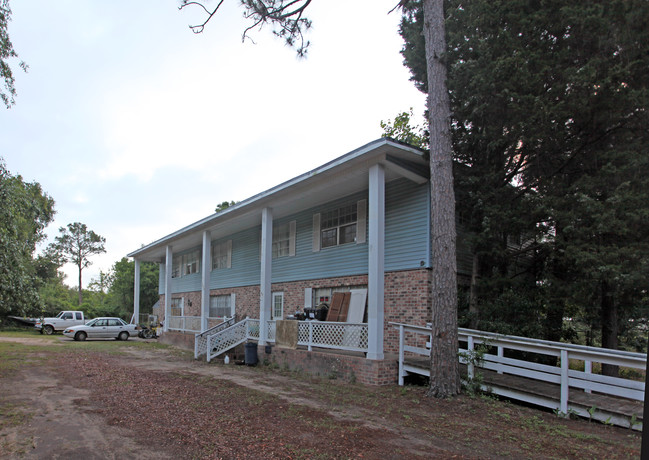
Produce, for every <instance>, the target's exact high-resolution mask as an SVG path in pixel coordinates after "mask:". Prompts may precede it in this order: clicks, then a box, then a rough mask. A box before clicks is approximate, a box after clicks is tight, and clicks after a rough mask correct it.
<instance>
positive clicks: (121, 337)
mask: <svg viewBox="0 0 649 460" xmlns="http://www.w3.org/2000/svg"><path fill="white" fill-rule="evenodd" d="M117 340H128V332H126V331H122V332H120V333H119V335H118V336H117Z"/></svg>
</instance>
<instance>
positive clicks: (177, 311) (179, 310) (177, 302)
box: [171, 297, 184, 316]
mask: <svg viewBox="0 0 649 460" xmlns="http://www.w3.org/2000/svg"><path fill="white" fill-rule="evenodd" d="M183 303H184V302H183V298H182V297H173V298H172V299H171V316H183Z"/></svg>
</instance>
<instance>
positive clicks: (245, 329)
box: [195, 318, 367, 361]
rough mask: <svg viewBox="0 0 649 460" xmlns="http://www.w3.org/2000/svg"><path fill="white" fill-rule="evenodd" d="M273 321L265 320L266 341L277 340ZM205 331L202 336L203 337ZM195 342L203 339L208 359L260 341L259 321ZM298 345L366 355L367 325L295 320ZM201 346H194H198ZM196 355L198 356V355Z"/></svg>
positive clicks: (209, 335) (228, 329) (242, 323)
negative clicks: (246, 342)
mask: <svg viewBox="0 0 649 460" xmlns="http://www.w3.org/2000/svg"><path fill="white" fill-rule="evenodd" d="M276 324H277V323H276V322H275V321H266V328H267V330H266V333H267V335H266V336H267V338H268V342H270V343H275V341H276ZM207 332H208V331H205V332H204V333H203V334H206V333H207ZM199 335H201V334H197V335H196V338H197V339H196V340H197V341H198V340H205V341H206V342H205V348H206V350H207V360H208V361H210V360H211V359H212V358H214V357H216V356H218V355H219V354H221V353H224V352H225V351H227V350H229V349H231V348H233V347H235V346H237V345H239V344H241V343H243V342H245V341H248V340H254V341H259V339H260V321H259V320H258V319H252V318H246V319H244V320H243V321H240V322H238V323H236V324H233V325H231V326H229V327H227V328H225V329H223V330H220V331H213V332H211V333H209V334H206V335H205V337H206V338H205V339H203V337H200V338H199ZM297 344H298V345H302V346H306V347H307V349H308V350H309V351H312V350H313V348H314V347H316V348H327V349H335V350H347V351H360V352H367V324H366V323H336V322H321V321H298V341H297ZM200 346H202V345H196V344H195V348H196V347H200ZM195 356H196V357H198V355H196V353H195Z"/></svg>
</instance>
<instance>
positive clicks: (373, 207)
mask: <svg viewBox="0 0 649 460" xmlns="http://www.w3.org/2000/svg"><path fill="white" fill-rule="evenodd" d="M369 174H370V175H369V182H370V190H369V203H368V207H369V209H368V211H369V212H368V221H369V232H368V233H369V241H368V243H369V244H368V246H369V248H368V251H369V255H368V265H369V266H368V275H367V289H368V304H367V305H368V312H367V336H368V337H367V348H368V349H367V359H383V357H384V355H383V323H384V319H383V317H384V312H383V309H384V301H385V279H384V276H385V268H384V258H385V170H384V168H383V165H380V164H376V165H374V166H372V167H370V173H369Z"/></svg>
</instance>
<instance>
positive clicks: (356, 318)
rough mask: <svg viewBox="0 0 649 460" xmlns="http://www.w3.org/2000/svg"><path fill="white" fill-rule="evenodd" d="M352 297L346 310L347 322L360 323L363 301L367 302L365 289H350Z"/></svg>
mask: <svg viewBox="0 0 649 460" xmlns="http://www.w3.org/2000/svg"><path fill="white" fill-rule="evenodd" d="M349 292H351V293H352V298H351V300H350V301H349V311H348V312H347V321H346V322H348V323H362V322H363V317H364V316H365V303H366V302H367V289H351V290H350V291H349Z"/></svg>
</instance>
